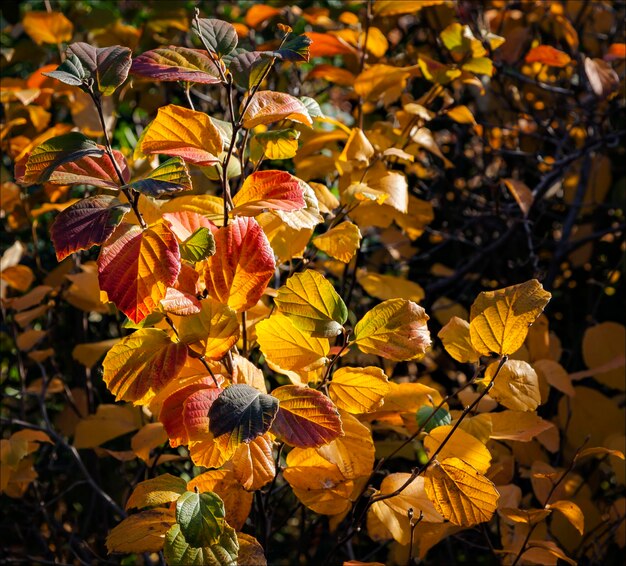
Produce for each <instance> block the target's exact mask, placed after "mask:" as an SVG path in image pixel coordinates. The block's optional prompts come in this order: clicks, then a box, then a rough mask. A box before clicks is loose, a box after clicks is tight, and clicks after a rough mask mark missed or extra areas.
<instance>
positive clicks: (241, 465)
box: [233, 433, 276, 491]
mask: <svg viewBox="0 0 626 566" xmlns="http://www.w3.org/2000/svg"><path fill="white" fill-rule="evenodd" d="M275 474H276V466H275V464H274V458H273V456H272V440H271V438H270V435H269V434H268V433H266V434H263V435H261V436H257V437H256V438H255V439H254V440H253V441H252V442H249V443H247V444H246V443H244V444H242V445H241V446H239V448H237V450H236V452H235V455H234V456H233V475H234V477H235V479H236V480H237V481H238V482H239V483H240V484H241V485H242V486H243V488H244V489H246V490H248V491H254V490H257V489H261V488H262V487H263V486H264V485H265V484H267V483H269V482H270V481H272V480H273V479H274V475H275Z"/></svg>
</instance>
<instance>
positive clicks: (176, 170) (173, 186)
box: [129, 157, 192, 197]
mask: <svg viewBox="0 0 626 566" xmlns="http://www.w3.org/2000/svg"><path fill="white" fill-rule="evenodd" d="M129 188H131V189H133V190H135V191H137V192H140V193H143V194H144V195H148V196H151V197H159V196H161V195H163V194H169V193H173V192H177V191H188V190H190V189H191V188H192V186H191V177H190V176H189V170H188V169H187V165H186V164H185V162H184V161H183V160H182V158H180V157H174V158H173V159H168V160H167V161H166V162H165V163H162V164H161V165H159V166H158V167H157V168H156V169H154V170H153V171H151V172H150V173H148V175H146V176H145V177H144V178H143V179H140V180H138V181H133V182H132V183H131V184H130V185H129Z"/></svg>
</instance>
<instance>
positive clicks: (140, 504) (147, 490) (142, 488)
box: [126, 474, 187, 509]
mask: <svg viewBox="0 0 626 566" xmlns="http://www.w3.org/2000/svg"><path fill="white" fill-rule="evenodd" d="M185 491H187V483H186V482H185V480H184V479H182V478H178V477H176V476H173V475H171V474H162V475H160V476H157V477H156V478H151V479H149V480H146V481H142V482H140V483H138V484H137V485H136V487H135V489H133V493H132V494H131V496H130V497H129V498H128V501H127V502H126V509H144V508H146V507H155V506H157V505H165V504H167V503H171V502H172V501H176V500H177V499H178V498H179V497H180V496H181V495H182V494H183V493H185Z"/></svg>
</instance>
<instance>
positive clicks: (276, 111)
mask: <svg viewBox="0 0 626 566" xmlns="http://www.w3.org/2000/svg"><path fill="white" fill-rule="evenodd" d="M280 120H291V121H292V122H298V123H300V124H305V125H307V126H311V125H313V121H312V120H311V117H310V116H309V112H308V111H307V109H306V106H304V104H303V103H302V102H300V101H299V100H298V99H297V98H295V97H294V96H291V95H289V94H285V93H282V92H274V91H271V90H261V91H257V92H256V94H255V95H254V97H253V98H252V102H251V103H250V104H249V105H248V108H247V110H246V112H245V114H244V115H243V126H244V128H247V129H251V128H254V127H255V126H258V125H259V124H271V123H273V122H278V121H280Z"/></svg>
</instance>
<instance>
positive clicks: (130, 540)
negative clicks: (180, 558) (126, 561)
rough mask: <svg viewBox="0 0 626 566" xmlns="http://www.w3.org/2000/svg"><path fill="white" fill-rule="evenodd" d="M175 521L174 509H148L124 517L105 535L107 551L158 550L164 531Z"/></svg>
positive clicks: (163, 537)
mask: <svg viewBox="0 0 626 566" xmlns="http://www.w3.org/2000/svg"><path fill="white" fill-rule="evenodd" d="M175 523H176V517H175V515H174V509H150V510H148V511H142V512H141V513H136V514H135V515H131V516H130V517H127V518H126V519H124V520H123V521H122V522H121V523H120V524H119V525H117V526H116V527H114V528H113V529H112V530H111V531H110V532H109V535H108V536H107V549H108V551H109V552H123V553H126V554H129V553H138V554H141V553H142V552H159V551H160V550H163V545H164V544H165V533H166V532H167V531H168V530H169V528H170V527H171V526H172V525H174V524H175Z"/></svg>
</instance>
